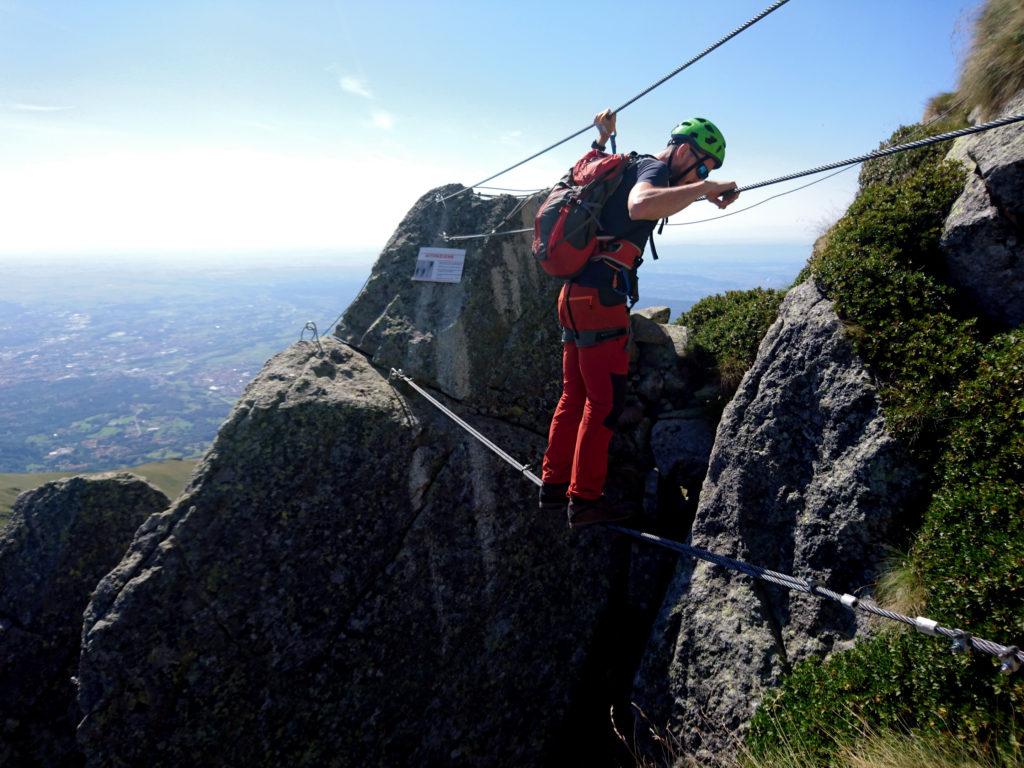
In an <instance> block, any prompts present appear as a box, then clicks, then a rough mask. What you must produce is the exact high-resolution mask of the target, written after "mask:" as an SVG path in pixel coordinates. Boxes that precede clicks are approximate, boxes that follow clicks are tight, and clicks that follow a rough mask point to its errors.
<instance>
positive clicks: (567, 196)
mask: <svg viewBox="0 0 1024 768" xmlns="http://www.w3.org/2000/svg"><path fill="white" fill-rule="evenodd" d="M634 160H635V158H634V157H633V156H631V155H606V154H604V153H603V152H599V151H598V150H596V149H593V150H591V151H590V152H587V154H585V155H584V156H583V157H581V158H580V159H579V160H578V161H577V162H576V165H574V166H573V167H572V169H571V170H570V171H569V173H567V174H566V175H565V176H563V177H562V179H561V181H559V182H558V183H557V184H555V186H554V187H553V188H552V190H551V192H550V193H549V194H548V196H547V198H546V199H545V200H544V202H543V204H542V205H541V206H540V210H538V211H537V217H536V218H535V219H534V222H533V255H534V256H536V257H537V259H538V260H539V261H540V265H541V267H543V269H544V271H545V272H547V273H548V274H549V275H552V276H553V277H560V278H565V279H568V278H572V277H575V276H576V275H577V274H579V273H580V271H581V270H582V269H583V268H584V267H585V266H586V265H587V261H589V260H590V258H591V257H592V256H593V255H594V254H595V253H596V252H597V246H598V239H597V230H598V228H599V226H600V223H599V219H600V218H601V210H602V209H603V208H604V205H605V203H606V202H608V198H609V197H611V196H612V193H614V192H615V190H616V189H617V188H618V186H619V182H620V181H621V180H622V175H623V173H625V171H626V168H627V167H628V166H629V164H630V163H631V162H634Z"/></svg>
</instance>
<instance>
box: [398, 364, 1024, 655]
mask: <svg viewBox="0 0 1024 768" xmlns="http://www.w3.org/2000/svg"><path fill="white" fill-rule="evenodd" d="M389 378H392V379H395V378H397V379H401V380H402V381H404V382H405V383H406V384H408V385H409V386H410V387H412V388H413V389H414V390H416V391H417V392H418V393H419V394H420V395H422V396H423V397H424V398H426V399H427V400H428V401H429V402H430V403H431V404H432V405H434V406H435V407H436V408H438V409H439V410H440V411H441V412H442V413H444V414H445V415H446V416H447V417H448V418H450V419H451V420H452V421H454V422H455V423H456V424H458V425H459V426H460V427H462V429H464V430H465V431H466V432H468V433H469V434H470V435H471V436H472V437H474V438H475V439H476V440H478V441H479V442H480V443H481V444H482V445H484V446H485V447H486V448H488V449H489V450H490V451H492V452H493V453H494V454H495V455H497V456H498V457H499V458H500V459H501V460H502V461H504V462H506V463H507V464H509V465H511V466H512V467H514V468H515V469H516V470H517V471H518V472H519V474H521V475H522V476H523V477H525V478H526V479H527V480H529V481H530V482H531V483H533V484H534V485H536V486H538V487H540V486H542V485H543V482H542V481H541V479H540V478H539V477H537V475H535V474H534V473H533V472H531V471H530V468H529V465H527V464H522V463H521V462H519V461H517V460H516V459H515V458H513V457H512V456H511V455H510V454H508V453H507V452H505V451H504V450H502V449H501V448H500V447H499V446H498V445H496V444H495V443H494V442H492V441H491V440H489V439H488V438H487V437H485V436H484V435H483V434H482V433H481V432H479V431H478V430H476V429H475V428H473V427H472V426H471V425H470V424H469V423H467V422H466V421H464V420H463V419H461V418H460V417H459V416H458V415H457V414H455V413H454V412H453V411H452V410H451V409H449V408H447V407H446V406H445V405H444V404H443V403H441V402H440V401H439V400H437V399H436V398H435V397H433V396H432V395H431V394H430V393H429V392H427V391H426V390H425V389H423V387H421V386H420V385H419V384H417V383H416V382H415V381H413V380H412V379H411V378H409V377H408V376H406V375H405V374H404V373H403V372H402V371H400V370H397V369H395V368H392V369H391V376H390V377H389ZM603 525H604V527H605V528H606V529H607V530H610V531H614V532H616V533H620V534H623V535H625V536H629V537H631V538H634V539H637V540H639V541H643V542H646V543H648V544H652V545H655V546H658V547H662V548H664V549H669V550H673V551H675V552H679V553H681V554H684V555H689V556H691V557H695V558H698V559H700V560H704V561H706V562H709V563H712V564H714V565H718V566H721V567H723V568H726V569H728V570H732V571H736V572H738V573H743V574H745V575H747V576H750V577H751V578H754V579H757V580H759V581H764V582H768V583H770V584H776V585H777V586H780V587H784V588H785V589H791V590H795V591H797V592H803V593H805V594H809V595H814V596H816V597H820V598H824V599H826V600H832V601H834V602H837V603H839V604H841V605H843V606H845V607H846V608H848V609H850V610H860V611H864V612H865V613H870V614H873V615H875V616H880V617H882V618H886V619H889V620H891V621H897V622H900V623H902V624H906V625H908V626H911V627H914V628H915V629H917V630H918V631H919V632H921V633H923V634H927V635H936V636H942V637H946V638H948V639H950V640H953V641H954V646H953V647H954V649H958V648H960V649H963V650H967V649H969V648H971V647H973V648H975V649H977V650H979V651H984V652H985V653H989V654H991V655H993V656H995V657H997V658H998V659H999V660H1000V661H1001V662H1002V671H1003V672H1005V673H1012V672H1016V671H1017V670H1018V669H1020V667H1021V665H1022V664H1024V651H1021V650H1019V649H1018V648H1017V647H1016V646H1005V645H1000V644H999V643H993V642H992V641H990V640H985V639H983V638H979V637H974V636H972V635H970V634H968V633H967V632H964V631H963V630H960V629H949V628H948V627H943V626H940V625H939V624H938V622H935V621H933V620H931V619H928V618H926V617H924V616H918V617H916V618H912V617H910V616H905V615H903V614H901V613H897V612H895V611H890V610H887V609H885V608H882V607H880V606H878V605H876V604H874V603H873V602H871V601H868V600H861V599H860V598H859V597H857V596H855V595H851V594H841V593H839V592H835V591H833V590H831V589H826V588H824V587H819V586H818V585H817V583H816V582H815V581H814V580H813V579H801V578H798V577H796V576H790V575H788V574H785V573H778V572H777V571H772V570H769V569H767V568H762V567H761V566H758V565H752V564H751V563H745V562H743V561H742V560H736V559H734V558H731V557H726V556H725V555H720V554H717V553H715V552H711V551H710V550H707V549H701V548H700V547H695V546H692V545H690V544H684V543H682V542H680V541H673V540H672V539H665V538H662V537H661V536H657V535H655V534H653V533H646V532H644V531H637V530H635V529H633V528H625V527H623V526H621V525H612V524H608V523H605V524H603Z"/></svg>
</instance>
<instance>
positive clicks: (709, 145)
mask: <svg viewBox="0 0 1024 768" xmlns="http://www.w3.org/2000/svg"><path fill="white" fill-rule="evenodd" d="M660 157H664V159H665V162H667V163H668V167H669V174H670V177H669V183H670V184H672V185H673V186H675V185H677V184H681V183H684V184H689V183H692V182H696V181H701V180H703V179H706V178H707V177H708V174H709V173H710V172H711V171H713V170H714V169H715V168H721V167H722V163H724V162H725V137H724V136H723V135H722V132H721V131H720V130H718V128H717V127H716V126H715V124H714V123H712V122H711V121H710V120H706V119H705V118H703V117H693V118H690V119H689V120H684V121H683V122H681V123H680V124H679V125H677V126H676V127H675V128H673V129H672V133H671V134H670V135H669V138H668V146H667V147H666V148H665V151H664V152H662V154H661V155H660Z"/></svg>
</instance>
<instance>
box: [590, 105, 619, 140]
mask: <svg viewBox="0 0 1024 768" xmlns="http://www.w3.org/2000/svg"><path fill="white" fill-rule="evenodd" d="M594 125H596V126H597V130H599V131H600V132H601V138H600V140H599V141H598V142H597V143H598V144H604V143H606V142H607V141H608V137H610V136H611V135H612V134H613V133H615V113H614V112H612V111H611V110H610V109H606V110H605V111H604V112H598V113H597V114H596V115H594Z"/></svg>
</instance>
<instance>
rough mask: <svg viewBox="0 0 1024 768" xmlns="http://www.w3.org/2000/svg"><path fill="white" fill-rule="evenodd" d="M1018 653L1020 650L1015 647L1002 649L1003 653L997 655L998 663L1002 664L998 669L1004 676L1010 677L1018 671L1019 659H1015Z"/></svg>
mask: <svg viewBox="0 0 1024 768" xmlns="http://www.w3.org/2000/svg"><path fill="white" fill-rule="evenodd" d="M1019 651H1020V649H1019V648H1017V646H1016V645H1011V646H1010V647H1009V648H1004V649H1003V652H1002V653H1000V654H999V661H1001V662H1002V664H1001V665H1000V667H999V671H1000V672H1002V673H1003V674H1004V675H1012V674H1013V673H1014V672H1016V671H1017V670H1018V669H1020V659H1019V658H1017V654H1018V653H1019Z"/></svg>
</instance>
